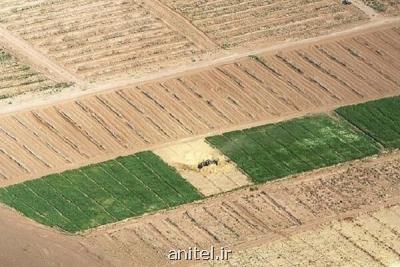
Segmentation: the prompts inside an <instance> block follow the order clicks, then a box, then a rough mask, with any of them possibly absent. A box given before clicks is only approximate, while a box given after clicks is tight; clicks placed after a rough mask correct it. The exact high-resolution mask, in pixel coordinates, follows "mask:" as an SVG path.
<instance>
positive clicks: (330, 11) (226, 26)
mask: <svg viewBox="0 0 400 267" xmlns="http://www.w3.org/2000/svg"><path fill="white" fill-rule="evenodd" d="M162 1H163V2H165V3H166V4H167V5H168V6H170V7H171V8H172V9H174V10H175V11H177V12H179V13H180V14H182V15H183V16H185V17H186V18H187V19H188V20H189V21H190V22H191V23H193V24H194V25H195V26H196V27H197V28H199V29H200V30H202V31H203V32H204V33H206V34H207V35H208V36H209V37H210V38H211V39H212V40H214V41H215V42H216V43H218V44H219V45H221V46H222V47H224V48H227V47H230V46H240V45H243V44H246V43H251V42H254V41H259V40H269V41H270V40H283V39H289V38H295V37H302V38H304V37H309V36H312V35H316V34H321V33H322V32H326V31H329V30H331V29H333V28H334V27H338V26H343V25H344V24H349V23H352V22H357V21H360V20H364V19H366V17H365V15H364V14H363V13H362V12H361V11H360V10H359V9H357V8H356V7H354V6H352V5H342V4H341V3H340V1H335V0H301V1H271V0H268V1H252V0H245V1H243V0H235V1H232V0H222V1H196V0H162Z"/></svg>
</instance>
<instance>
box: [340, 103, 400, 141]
mask: <svg viewBox="0 0 400 267" xmlns="http://www.w3.org/2000/svg"><path fill="white" fill-rule="evenodd" d="M336 112H337V113H338V114H339V115H341V116H342V117H344V118H345V119H346V120H348V121H349V122H351V123H352V124H353V125H355V126H357V127H358V128H359V129H361V130H363V131H364V132H366V133H367V134H368V135H370V136H371V137H373V138H374V139H375V140H377V141H378V142H380V143H382V144H383V145H384V146H385V147H387V148H400V97H393V98H387V99H383V100H376V101H373V102H368V103H365V104H359V105H354V106H348V107H343V108H340V109H338V110H336Z"/></svg>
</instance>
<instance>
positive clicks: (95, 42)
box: [0, 0, 201, 80]
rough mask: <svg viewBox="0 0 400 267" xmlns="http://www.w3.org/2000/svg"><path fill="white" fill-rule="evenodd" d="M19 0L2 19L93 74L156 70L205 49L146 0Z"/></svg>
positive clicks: (53, 53) (88, 76)
mask: <svg viewBox="0 0 400 267" xmlns="http://www.w3.org/2000/svg"><path fill="white" fill-rule="evenodd" d="M9 2H10V1H9ZM19 2H20V1H13V3H12V4H11V3H10V7H12V6H15V7H16V8H10V9H9V10H6V11H5V12H2V13H1V15H0V16H1V23H2V24H3V25H5V26H6V27H7V29H8V30H10V31H11V32H13V33H15V34H18V35H19V36H21V37H22V38H23V39H25V40H26V41H28V42H30V43H31V44H32V45H33V46H34V47H35V48H37V49H38V50H40V51H41V52H42V53H44V54H46V55H48V56H50V57H51V58H52V59H53V60H55V61H57V62H59V63H61V64H63V65H64V66H65V67H67V68H68V69H70V70H71V71H73V72H75V73H76V74H78V75H79V76H80V77H83V78H85V79H88V80H99V79H100V80H103V79H107V78H110V77H119V76H126V75H132V76H133V75H137V74H139V73H143V72H148V71H155V70H158V69H159V68H161V67H166V66H170V65H176V64H180V63H184V62H191V61H192V59H195V58H196V56H197V55H199V54H200V53H201V49H200V48H199V47H198V46H196V45H195V44H193V42H192V41H190V40H188V39H187V38H186V37H185V36H183V35H182V34H180V33H178V32H177V31H176V30H175V29H172V28H171V27H169V26H168V24H166V23H165V22H164V21H163V20H161V18H159V17H157V16H155V15H154V13H152V11H151V10H149V9H148V8H147V7H145V6H144V5H143V3H142V2H141V1H136V0H135V1H110V0H90V1H86V0H74V1H50V0H47V1H32V2H31V3H30V4H27V5H25V6H24V7H18V5H20V3H19Z"/></svg>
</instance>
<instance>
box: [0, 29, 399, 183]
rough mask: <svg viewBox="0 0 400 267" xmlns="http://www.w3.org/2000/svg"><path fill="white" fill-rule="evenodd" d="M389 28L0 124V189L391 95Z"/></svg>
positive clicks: (394, 47)
mask: <svg viewBox="0 0 400 267" xmlns="http://www.w3.org/2000/svg"><path fill="white" fill-rule="evenodd" d="M399 36H400V30H399V27H398V26H396V27H391V28H387V29H384V30H380V31H374V32H370V33H366V34H361V35H356V36H353V37H346V38H344V39H340V40H330V41H327V42H322V43H318V44H314V45H307V46H305V47H300V48H292V49H286V50H282V51H279V52H273V53H267V54H263V55H257V56H253V57H251V58H244V59H241V60H238V61H235V62H233V63H229V64H223V65H220V66H217V67H213V68H211V69H206V70H200V71H195V72H191V73H189V74H186V75H182V76H178V77H175V78H169V79H164V80H160V81H156V82H148V83H145V84H141V85H138V86H134V87H127V88H123V89H119V90H116V91H112V92H106V93H101V94H96V95H91V96H87V97H82V98H79V99H76V100H73V101H67V102H64V103H60V104H57V105H53V106H48V107H41V108H35V109H33V110H29V111H25V112H19V113H15V114H8V115H3V116H1V117H0V127H1V129H2V131H0V135H1V137H2V140H3V142H2V144H1V146H0V147H1V153H0V163H1V164H0V173H1V177H2V178H1V179H0V185H1V186H5V185H10V184H15V183H18V182H21V181H24V180H27V179H33V178H37V177H40V176H44V175H48V174H51V173H55V172H61V171H64V170H66V169H71V168H77V167H80V166H82V165H87V164H90V163H95V162H100V161H105V160H109V159H112V158H115V157H117V156H120V155H128V154H133V153H135V152H137V151H139V150H144V149H148V148H149V147H155V146H158V145H161V144H165V143H167V142H171V141H175V140H179V139H182V138H188V137H193V136H198V135H205V134H210V133H218V132H221V131H226V130H229V129H234V128H236V129H237V128H241V127H244V126H246V125H249V124H253V125H254V124H258V125H260V124H265V123H267V122H273V121H277V120H281V119H282V118H288V117H295V116H301V115H303V114H306V113H309V112H321V111H326V110H330V109H333V108H336V107H338V106H343V105H349V104H353V103H359V102H365V101H368V100H370V99H376V98H381V97H384V96H391V95H398V94H399V93H400V91H399V85H400V78H399V77H400V76H399V75H398V73H399V70H400V57H398V56H397V55H398V53H399V45H400V43H399V41H400V38H399Z"/></svg>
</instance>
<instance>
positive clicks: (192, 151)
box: [153, 139, 251, 196]
mask: <svg viewBox="0 0 400 267" xmlns="http://www.w3.org/2000/svg"><path fill="white" fill-rule="evenodd" d="M153 152H154V153H156V154H157V155H159V156H160V157H161V158H162V159H163V160H164V161H165V162H167V163H168V164H169V165H171V166H173V167H175V169H176V170H177V171H178V172H179V173H180V174H181V175H182V176H183V177H184V178H185V179H187V180H188V181H189V182H190V183H191V184H192V185H193V186H194V187H196V188H197V189H198V190H199V191H200V192H201V193H202V194H203V195H205V196H210V195H215V194H219V193H222V192H226V191H231V190H233V189H235V188H239V187H243V186H246V185H249V184H250V183H251V182H250V179H249V178H248V177H247V176H246V175H244V174H243V173H242V172H241V171H239V169H237V167H236V165H235V164H234V163H233V162H231V161H230V160H229V159H228V158H226V157H225V156H224V155H223V154H222V153H221V152H220V151H218V150H217V149H215V148H212V147H211V146H210V145H209V144H207V143H206V142H205V141H204V139H199V140H195V141H189V142H183V143H178V144H174V145H170V146H166V147H162V148H159V149H156V150H154V151H153Z"/></svg>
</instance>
